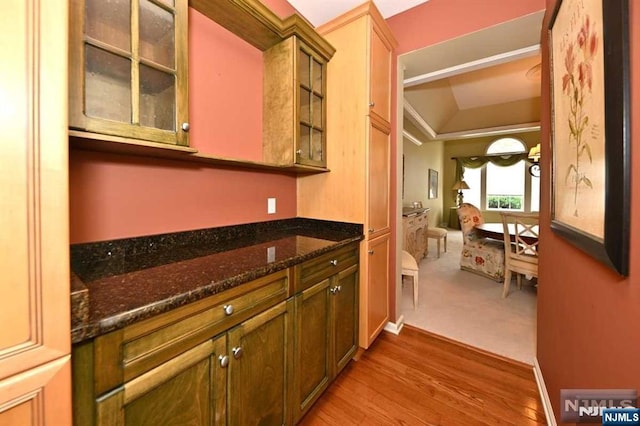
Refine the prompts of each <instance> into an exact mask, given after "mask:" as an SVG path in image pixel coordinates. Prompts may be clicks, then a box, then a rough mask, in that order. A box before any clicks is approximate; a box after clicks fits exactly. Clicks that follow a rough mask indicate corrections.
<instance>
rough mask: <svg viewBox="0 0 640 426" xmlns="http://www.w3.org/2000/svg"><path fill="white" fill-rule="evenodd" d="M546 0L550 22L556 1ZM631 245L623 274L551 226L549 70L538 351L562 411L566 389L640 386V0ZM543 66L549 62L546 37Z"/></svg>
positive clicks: (633, 29) (634, 28) (633, 27)
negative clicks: (621, 275) (579, 248)
mask: <svg viewBox="0 0 640 426" xmlns="http://www.w3.org/2000/svg"><path fill="white" fill-rule="evenodd" d="M555 3H556V1H555V0H547V13H546V15H545V24H544V28H546V26H547V22H548V20H549V18H550V14H551V12H552V11H553V9H554V7H555ZM629 4H630V24H629V27H630V37H629V39H630V44H631V69H630V75H631V81H630V83H631V117H632V118H631V163H632V166H631V189H632V195H631V226H630V230H631V251H630V268H629V276H628V277H626V278H622V277H620V276H618V275H617V274H616V273H615V272H613V271H612V270H610V269H608V268H607V267H605V266H603V265H602V264H600V263H599V262H596V261H595V260H593V259H592V258H591V257H589V256H588V255H586V254H584V253H583V252H581V251H580V250H578V249H576V248H575V247H574V246H572V245H571V244H569V243H568V242H566V241H565V240H564V239H562V238H561V237H559V236H556V235H555V234H554V233H553V232H552V231H551V229H550V227H549V224H550V213H549V211H550V190H549V186H550V181H549V180H550V173H549V171H550V140H549V128H550V124H549V123H550V113H549V105H550V101H549V89H548V88H549V78H550V77H549V72H548V71H545V72H544V73H543V77H542V78H543V81H542V88H543V92H542V104H543V111H542V113H543V115H542V160H543V163H542V176H541V177H542V185H543V191H542V194H541V213H540V222H541V225H542V226H541V235H540V241H541V245H542V246H543V248H542V250H541V251H540V265H539V267H540V277H539V287H538V350H537V358H538V362H539V364H540V367H541V370H542V374H543V377H544V380H545V383H546V387H547V391H548V393H549V397H550V400H551V403H552V405H553V410H554V413H555V415H556V418H557V419H558V421H559V415H560V407H559V402H560V389H566V388H596V389H602V388H604V389H607V388H632V389H640V362H638V360H640V325H639V320H640V220H638V217H639V216H638V214H637V212H638V211H640V149H637V148H638V146H635V147H634V146H633V145H637V143H635V142H636V141H638V140H640V116H638V113H637V111H640V4H639V3H638V2H637V1H630V2H629ZM542 69H543V70H548V69H549V59H548V48H547V43H546V40H545V43H544V44H543V62H542Z"/></svg>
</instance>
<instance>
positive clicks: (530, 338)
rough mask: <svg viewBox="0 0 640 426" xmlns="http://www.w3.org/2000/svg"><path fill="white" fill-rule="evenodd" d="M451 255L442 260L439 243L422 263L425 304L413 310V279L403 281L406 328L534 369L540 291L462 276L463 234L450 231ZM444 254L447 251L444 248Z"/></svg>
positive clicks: (432, 244) (421, 302) (421, 300)
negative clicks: (505, 294) (507, 288)
mask: <svg viewBox="0 0 640 426" xmlns="http://www.w3.org/2000/svg"><path fill="white" fill-rule="evenodd" d="M447 238H448V247H447V249H448V250H447V252H446V253H444V252H442V251H441V254H440V258H439V259H438V258H437V253H436V242H435V240H429V254H428V255H427V257H426V258H424V259H423V260H422V261H421V262H420V263H419V269H420V275H419V282H420V284H419V291H418V295H419V299H418V306H417V308H416V309H415V310H414V308H413V285H412V283H411V278H409V277H404V278H403V286H402V287H403V288H402V299H401V304H400V314H401V315H403V316H404V322H405V324H409V325H412V326H414V327H418V328H421V329H424V330H427V331H430V332H432V333H436V334H439V335H442V336H445V337H448V338H451V339H453V340H457V341H459V342H462V343H466V344H468V345H471V346H475V347H477V348H480V349H483V350H485V351H488V352H493V353H495V354H498V355H502V356H504V357H507V358H511V359H514V360H517V361H521V362H525V363H527V364H531V365H532V364H533V359H534V357H535V349H536V299H537V297H536V288H535V287H534V286H533V285H531V284H530V283H527V282H526V281H524V283H525V285H523V286H522V289H518V287H517V285H516V283H515V280H514V281H513V282H512V283H511V291H510V293H509V296H508V297H506V298H504V299H503V298H502V283H497V282H495V281H492V280H490V279H488V278H484V277H482V276H480V275H476V274H474V273H471V272H467V271H462V270H460V266H459V260H460V252H461V249H462V233H461V232H460V231H458V230H451V229H449V233H448V237H447ZM441 250H442V248H441Z"/></svg>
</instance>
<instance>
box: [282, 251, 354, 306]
mask: <svg viewBox="0 0 640 426" xmlns="http://www.w3.org/2000/svg"><path fill="white" fill-rule="evenodd" d="M358 247H359V246H358V244H357V243H356V244H350V245H348V246H347V247H343V248H341V249H338V250H335V251H332V252H330V253H326V254H323V255H322V256H320V257H317V258H315V259H312V260H309V261H307V262H304V263H301V264H300V265H296V267H295V279H294V280H293V281H294V282H293V293H294V294H295V293H298V292H300V291H303V290H305V289H307V288H309V287H311V286H312V285H313V284H316V283H318V282H320V281H322V280H323V279H325V278H327V277H330V276H331V275H333V274H335V273H337V272H340V271H343V270H344V269H346V268H348V267H349V266H351V265H355V264H356V263H358V253H359V251H358Z"/></svg>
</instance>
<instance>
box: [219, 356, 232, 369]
mask: <svg viewBox="0 0 640 426" xmlns="http://www.w3.org/2000/svg"><path fill="white" fill-rule="evenodd" d="M218 360H219V361H220V367H222V368H227V365H229V357H228V356H226V355H220V356H219V357H218Z"/></svg>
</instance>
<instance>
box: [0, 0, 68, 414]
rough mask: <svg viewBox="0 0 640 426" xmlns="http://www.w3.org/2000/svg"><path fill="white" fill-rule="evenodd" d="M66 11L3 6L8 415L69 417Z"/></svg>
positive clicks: (1, 177)
mask: <svg viewBox="0 0 640 426" xmlns="http://www.w3.org/2000/svg"><path fill="white" fill-rule="evenodd" d="M67 11H68V6H67V2H66V1H63V0H32V1H24V0H5V1H3V2H2V13H1V14H0V24H1V27H2V31H1V32H0V46H2V60H3V65H2V68H0V93H2V99H3V107H2V108H0V124H1V126H2V129H3V132H2V136H0V169H1V170H2V173H1V174H0V186H1V187H2V208H1V209H0V211H1V213H0V234H1V235H2V238H0V269H1V270H2V280H0V324H2V331H0V354H2V355H0V425H20V426H36V425H38V426H39V425H45V424H46V425H68V424H70V423H71V361H70V358H71V357H70V352H71V336H70V333H69V330H70V318H69V310H70V307H69V304H70V298H69V293H70V291H69V226H68V224H69V213H68V210H69V203H68V200H69V198H68V197H69V195H68V193H69V191H68V186H69V183H68V180H69V172H68V149H67V147H68V137H67V102H66V99H67V78H68V71H67V58H66V52H67V25H66V24H67Z"/></svg>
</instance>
